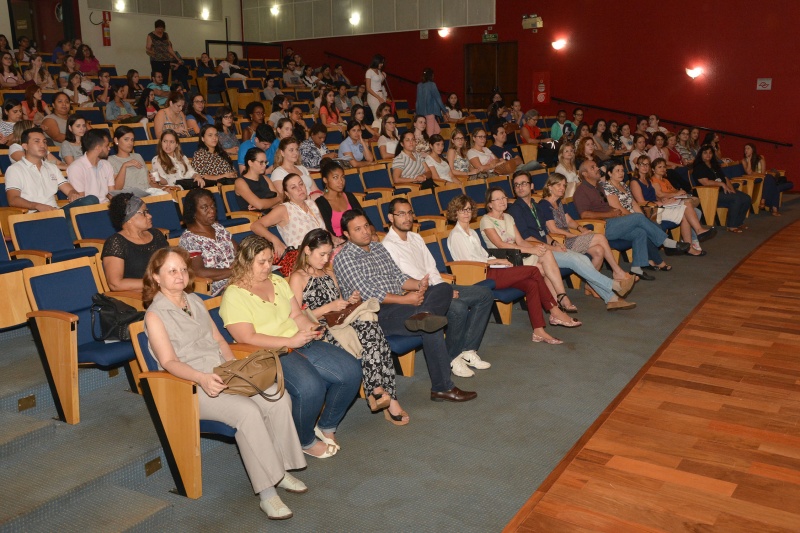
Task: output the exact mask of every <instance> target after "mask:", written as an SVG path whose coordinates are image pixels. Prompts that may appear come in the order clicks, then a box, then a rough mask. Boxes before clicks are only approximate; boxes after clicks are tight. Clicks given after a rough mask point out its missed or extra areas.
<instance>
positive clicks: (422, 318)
mask: <svg viewBox="0 0 800 533" xmlns="http://www.w3.org/2000/svg"><path fill="white" fill-rule="evenodd" d="M405 325H406V329H407V330H408V331H424V332H425V333H433V332H434V331H439V330H440V329H442V328H443V327H445V326H446V325H447V317H444V316H440V315H434V314H431V313H417V314H416V315H413V316H410V317H408V318H407V319H406V322H405Z"/></svg>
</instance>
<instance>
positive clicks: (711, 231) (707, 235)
mask: <svg viewBox="0 0 800 533" xmlns="http://www.w3.org/2000/svg"><path fill="white" fill-rule="evenodd" d="M716 236H717V228H716V226H712V227H710V228H709V229H708V231H706V232H705V233H701V234H700V235H698V236H697V240H698V241H700V242H706V241H707V240H709V239H713V238H714V237H716Z"/></svg>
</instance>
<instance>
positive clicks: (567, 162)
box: [556, 143, 581, 198]
mask: <svg viewBox="0 0 800 533" xmlns="http://www.w3.org/2000/svg"><path fill="white" fill-rule="evenodd" d="M556 173H558V174H561V175H562V176H564V178H566V180H567V188H566V191H565V193H564V198H572V196H573V195H574V194H575V189H576V188H577V187H578V185H580V184H581V178H580V177H579V176H578V168H577V167H576V166H575V147H574V146H572V144H570V143H563V144H562V145H561V147H560V148H559V149H558V166H556Z"/></svg>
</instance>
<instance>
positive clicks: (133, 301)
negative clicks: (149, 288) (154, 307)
mask: <svg viewBox="0 0 800 533" xmlns="http://www.w3.org/2000/svg"><path fill="white" fill-rule="evenodd" d="M103 294H104V295H106V296H109V297H111V298H116V299H117V300H119V301H120V302H123V303H126V304H128V305H130V306H131V307H133V308H134V309H136V310H137V311H144V303H143V302H142V292H141V291H107V292H104V293H103Z"/></svg>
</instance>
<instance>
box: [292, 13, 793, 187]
mask: <svg viewBox="0 0 800 533" xmlns="http://www.w3.org/2000/svg"><path fill="white" fill-rule="evenodd" d="M648 5H649V3H648ZM648 5H637V7H633V5H629V4H619V6H615V5H614V4H613V3H612V4H609V3H608V2H594V1H591V2H590V1H587V0H584V1H582V2H549V3H536V4H535V5H534V3H532V2H530V1H527V0H497V23H496V24H495V26H494V28H493V30H492V32H494V33H499V35H500V41H504V42H505V41H516V42H517V43H518V44H519V57H520V60H519V64H518V65H517V69H518V79H519V86H518V90H519V94H520V95H521V99H522V101H523V107H525V108H528V107H530V106H532V96H531V91H532V88H533V81H532V79H531V72H534V71H549V72H550V77H551V83H552V94H553V95H554V96H556V97H560V98H565V99H569V100H575V101H579V102H585V103H588V104H594V105H599V106H603V107H609V108H615V109H624V110H626V111H632V112H639V113H645V114H647V113H657V114H658V115H660V116H662V117H665V118H667V119H673V120H677V121H681V122H687V123H693V124H697V125H699V126H704V127H708V128H715V129H719V130H727V131H731V132H735V133H744V134H749V135H753V136H756V137H763V138H768V139H771V140H776V141H781V142H788V143H792V144H795V147H792V148H776V147H774V146H773V145H769V144H765V143H756V144H757V146H758V150H759V152H760V153H762V154H763V155H764V156H765V157H766V159H767V166H768V167H769V168H773V167H778V168H782V169H786V170H787V171H788V173H789V177H790V179H792V180H793V181H794V182H795V185H796V187H795V188H796V189H797V188H798V185H799V184H800V164H798V159H800V157H798V156H800V149H798V147H797V144H798V141H800V135H799V133H800V128H798V119H797V112H796V109H797V107H796V104H795V103H794V102H795V100H796V95H795V92H796V89H797V88H798V87H800V67H798V63H797V61H796V60H795V58H794V57H793V56H794V55H795V54H796V53H797V45H796V43H797V40H796V28H795V24H796V21H797V20H800V2H797V1H796V0H766V1H761V2H753V1H750V0H672V1H670V2H659V3H658V4H657V6H658V9H657V10H654V9H652V7H648ZM533 12H536V13H537V14H538V15H539V16H541V17H542V18H543V20H544V28H542V29H541V30H539V33H535V34H534V33H532V32H531V31H529V30H523V29H522V25H521V18H522V14H523V13H533ZM660 21H663V22H660ZM485 29H486V27H475V28H456V29H453V30H452V31H451V33H450V35H449V36H448V37H447V38H441V37H439V36H438V34H437V33H436V32H435V31H431V32H430V33H429V38H428V39H427V40H421V39H420V38H419V32H403V33H392V34H383V35H366V36H358V37H339V38H329V39H317V40H309V41H295V42H292V43H290V44H291V45H292V47H293V48H294V49H295V50H296V51H297V52H298V53H300V54H301V55H302V56H303V59H304V61H306V62H310V63H311V64H313V65H320V64H322V63H323V62H328V63H335V62H336V60H335V59H332V58H329V57H327V56H326V55H325V52H333V53H337V54H339V55H342V56H345V57H349V58H352V59H354V60H357V61H359V62H362V63H369V60H370V58H371V57H372V55H373V54H375V53H381V54H383V55H384V56H386V58H387V65H386V69H387V71H389V72H390V73H394V74H397V75H400V76H404V77H406V78H410V79H412V80H417V79H418V78H419V76H420V74H421V72H422V69H423V68H424V67H426V66H431V67H432V68H433V69H434V70H435V72H436V82H437V84H438V86H439V89H441V90H442V91H451V90H452V91H456V92H458V94H459V95H462V98H463V94H464V60H463V53H464V44H467V43H478V42H480V41H481V35H482V34H483V31H484V30H485ZM561 37H564V38H566V39H568V41H569V44H568V46H567V48H565V49H564V50H561V51H558V52H557V51H555V50H554V49H553V48H552V47H551V45H550V43H551V42H552V41H554V40H556V39H557V38H561ZM343 64H344V66H345V72H346V73H348V75H349V76H350V78H351V80H355V79H360V78H361V77H362V73H361V72H360V71H358V69H357V68H356V67H355V66H353V65H348V64H347V63H343ZM696 65H702V66H703V67H704V68H705V71H706V73H705V74H704V75H702V76H701V77H699V78H697V79H696V80H692V79H691V78H689V77H688V76H687V75H686V73H685V69H686V68H687V67H694V66H696ZM759 77H771V78H773V90H772V91H756V78H759ZM390 85H391V88H392V91H393V92H394V95H395V98H407V99H408V100H409V101H410V103H411V105H412V106H413V102H414V100H415V94H416V93H415V87H414V86H413V85H411V84H407V83H401V82H398V81H397V80H390ZM558 107H561V106H559V105H557V104H556V103H553V104H551V105H549V106H543V105H540V106H537V109H539V111H540V112H542V113H545V114H554V113H555V111H556V110H557V109H558ZM564 107H567V106H564ZM793 109H794V110H795V111H792V110H793ZM600 116H603V117H604V118H612V117H611V116H610V115H609V114H608V113H601V112H599V111H594V110H591V109H589V110H587V113H586V118H587V119H588V120H589V121H592V120H594V119H595V118H598V117H600ZM613 118H622V119H626V120H627V117H624V116H623V117H613ZM665 125H666V126H667V127H668V128H669V127H670V125H669V124H668V123H665ZM745 142H747V141H745V140H743V139H739V138H736V137H731V136H727V137H723V138H722V151H723V155H724V156H725V157H730V158H737V159H738V158H739V157H740V154H741V152H742V148H743V145H744V143H745Z"/></svg>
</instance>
